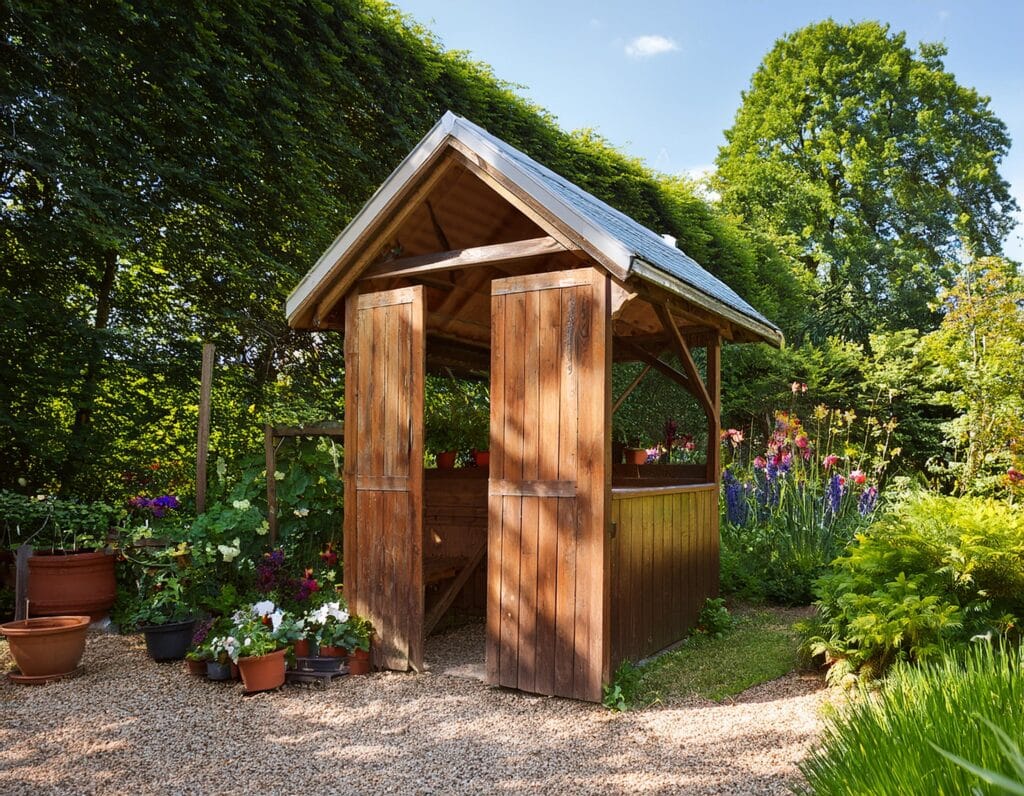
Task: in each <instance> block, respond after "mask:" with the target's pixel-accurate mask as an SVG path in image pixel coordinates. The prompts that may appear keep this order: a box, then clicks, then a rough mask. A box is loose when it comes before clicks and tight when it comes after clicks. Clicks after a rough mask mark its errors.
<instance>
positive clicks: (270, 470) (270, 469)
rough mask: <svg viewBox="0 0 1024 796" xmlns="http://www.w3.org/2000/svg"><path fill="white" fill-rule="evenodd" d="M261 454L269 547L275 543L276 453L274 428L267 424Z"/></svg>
mask: <svg viewBox="0 0 1024 796" xmlns="http://www.w3.org/2000/svg"><path fill="white" fill-rule="evenodd" d="M263 453H264V457H265V462H266V466H267V525H268V526H269V529H270V546H271V547H273V546H274V544H275V543H276V542H277V479H276V478H275V477H274V473H275V472H276V470H277V451H275V450H274V428H273V426H271V425H270V424H269V423H268V424H267V425H265V426H264V427H263Z"/></svg>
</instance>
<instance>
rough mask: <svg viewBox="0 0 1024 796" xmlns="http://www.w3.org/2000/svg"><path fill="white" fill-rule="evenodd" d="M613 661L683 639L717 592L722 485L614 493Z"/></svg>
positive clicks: (642, 655) (636, 656) (614, 664)
mask: <svg viewBox="0 0 1024 796" xmlns="http://www.w3.org/2000/svg"><path fill="white" fill-rule="evenodd" d="M612 522H613V523H614V536H613V538H612V540H611V543H610V545H609V546H610V557H611V561H610V580H611V665H612V667H617V666H618V665H619V663H621V662H622V661H623V660H632V661H636V660H639V659H641V658H645V657H647V656H648V655H651V654H653V653H655V652H657V651H658V650H662V649H664V648H665V647H667V646H669V645H671V644H673V643H675V642H676V641H678V640H679V639H681V638H683V637H684V636H685V635H686V633H687V632H688V631H689V630H690V629H691V628H692V627H693V626H694V624H695V622H696V620H697V616H698V615H699V614H700V610H701V607H702V606H703V604H704V600H705V599H706V598H708V597H713V596H715V595H717V594H718V487H717V485H715V484H710V485H701V486H689V487H680V488H678V489H675V490H671V491H670V492H668V493H663V494H646V495H636V496H631V497H619V496H617V495H615V494H614V493H613V495H612Z"/></svg>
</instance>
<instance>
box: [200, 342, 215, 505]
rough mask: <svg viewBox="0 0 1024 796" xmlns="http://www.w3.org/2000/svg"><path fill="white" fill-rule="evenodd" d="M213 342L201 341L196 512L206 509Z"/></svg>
mask: <svg viewBox="0 0 1024 796" xmlns="http://www.w3.org/2000/svg"><path fill="white" fill-rule="evenodd" d="M213 352H214V346H213V343H203V366H202V370H201V371H200V374H199V431H198V433H197V435H196V513H198V514H202V513H203V512H204V511H206V459H207V456H208V455H209V452H210V392H211V390H212V388H213Z"/></svg>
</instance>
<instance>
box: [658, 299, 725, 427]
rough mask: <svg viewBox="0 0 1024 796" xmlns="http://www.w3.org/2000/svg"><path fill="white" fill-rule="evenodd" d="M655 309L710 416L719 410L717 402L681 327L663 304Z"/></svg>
mask: <svg viewBox="0 0 1024 796" xmlns="http://www.w3.org/2000/svg"><path fill="white" fill-rule="evenodd" d="M654 310H655V312H657V313H658V318H659V319H660V320H661V323H662V325H663V326H664V327H665V329H666V331H668V332H669V340H670V342H671V343H672V345H673V347H674V348H675V349H676V354H677V355H678V356H679V361H680V362H681V363H682V366H683V371H684V372H685V373H686V376H687V378H688V379H689V380H690V383H691V384H692V388H691V389H692V391H693V393H694V395H696V396H697V400H699V401H700V402H701V404H702V405H703V406H704V411H705V412H706V413H707V415H708V416H709V417H710V416H711V415H713V414H714V413H715V412H716V411H717V410H716V408H715V404H714V403H713V402H712V400H711V395H710V394H709V393H708V388H707V387H706V386H705V384H704V379H702V378H701V375H700V372H699V371H698V370H697V363H696V362H694V361H693V355H692V354H691V353H690V347H689V346H688V345H687V344H686V340H684V339H683V336H682V334H680V333H679V327H678V326H676V322H675V320H673V318H672V313H671V312H669V311H668V310H667V309H666V308H665V307H664V306H662V305H655V307H654Z"/></svg>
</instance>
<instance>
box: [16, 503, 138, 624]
mask: <svg viewBox="0 0 1024 796" xmlns="http://www.w3.org/2000/svg"><path fill="white" fill-rule="evenodd" d="M120 514H121V512H120V511H119V510H118V509H115V508H114V507H112V506H109V505H107V504H105V503H77V502H75V501H70V500H61V499H58V498H54V497H49V496H46V495H37V496H36V497H34V498H32V497H28V496H26V495H19V494H16V493H14V492H7V491H0V518H2V521H3V522H4V524H5V526H6V528H7V532H8V535H9V537H10V538H11V539H12V540H14V542H15V543H16V545H21V544H31V545H32V546H33V548H34V550H33V552H32V555H31V556H29V559H28V571H29V578H28V601H29V611H30V612H31V614H32V615H33V616H61V615H65V616H66V615H85V614H87V615H88V616H89V617H90V618H91V619H101V618H102V617H103V616H105V615H106V613H107V612H108V611H109V610H110V608H111V606H113V604H114V599H115V597H116V595H117V584H116V580H115V577H114V557H113V556H112V555H109V554H108V553H105V552H104V548H105V547H106V544H107V536H108V534H109V532H110V528H111V526H112V525H113V524H114V522H115V521H116V519H117V517H118V516H119V515H120Z"/></svg>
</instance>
